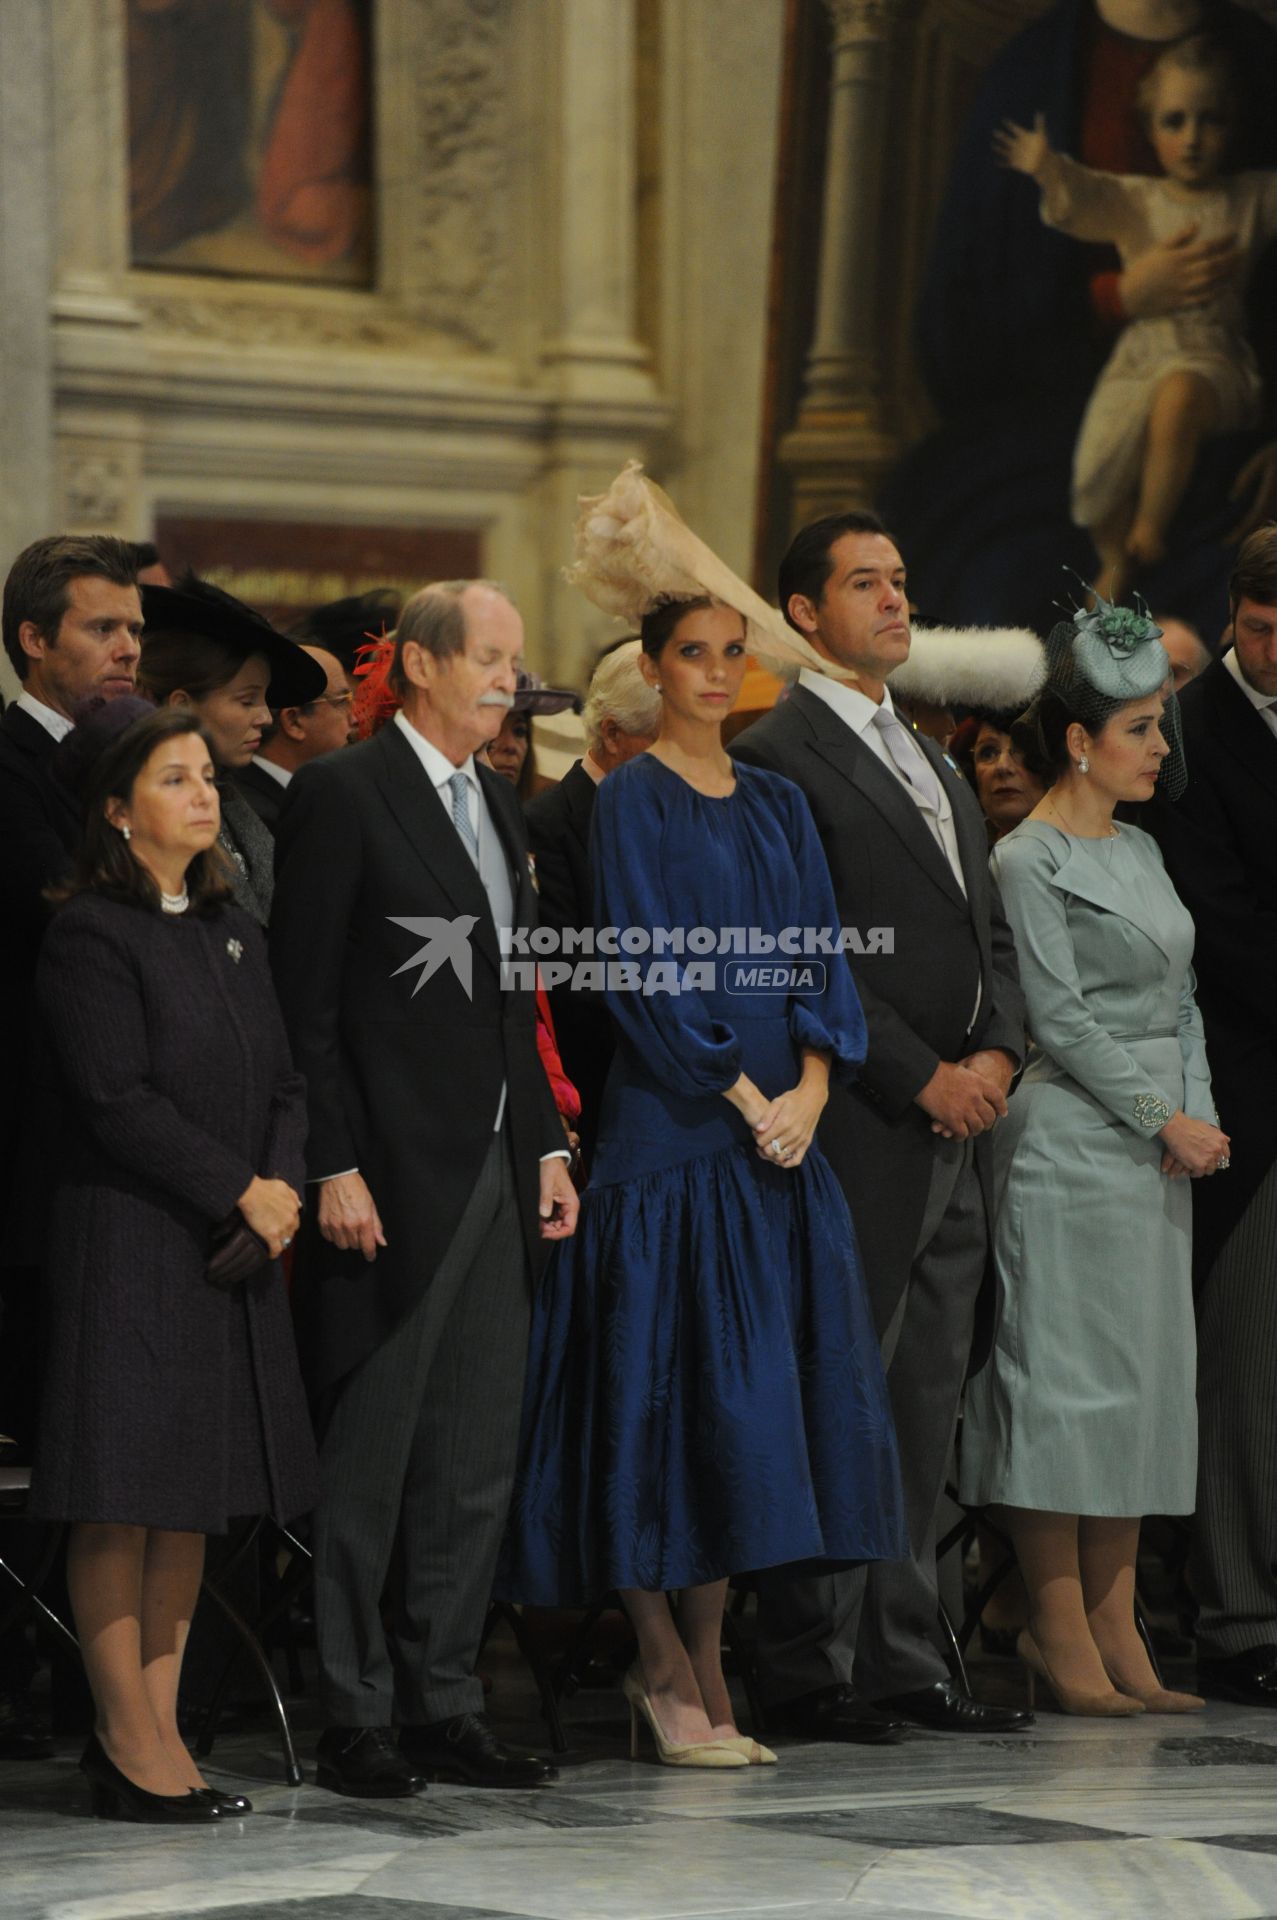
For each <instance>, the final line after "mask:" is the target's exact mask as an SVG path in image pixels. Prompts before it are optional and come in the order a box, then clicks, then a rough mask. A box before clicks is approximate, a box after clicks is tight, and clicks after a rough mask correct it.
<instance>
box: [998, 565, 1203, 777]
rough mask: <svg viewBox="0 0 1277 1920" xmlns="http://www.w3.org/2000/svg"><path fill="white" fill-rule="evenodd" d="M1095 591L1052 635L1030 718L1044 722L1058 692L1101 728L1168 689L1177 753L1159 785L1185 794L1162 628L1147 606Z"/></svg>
mask: <svg viewBox="0 0 1277 1920" xmlns="http://www.w3.org/2000/svg"><path fill="white" fill-rule="evenodd" d="M1092 597H1093V599H1094V602H1095V604H1094V606H1092V607H1090V608H1087V607H1079V608H1078V610H1077V612H1076V613H1075V614H1074V615H1073V616H1072V618H1071V619H1068V620H1059V621H1057V622H1056V624H1055V626H1053V627H1052V629H1051V631H1050V633H1049V634H1048V636H1047V642H1046V680H1045V682H1044V683H1043V686H1042V688H1041V690H1040V692H1039V694H1038V697H1037V699H1036V700H1035V701H1034V702H1033V705H1032V706H1031V707H1030V709H1029V711H1028V713H1027V714H1026V715H1025V716H1024V717H1025V720H1026V721H1027V722H1030V723H1033V722H1036V720H1037V717H1038V706H1039V702H1040V701H1041V699H1042V696H1043V694H1046V693H1055V694H1057V695H1058V696H1059V698H1060V699H1062V700H1063V701H1064V702H1065V704H1066V705H1067V706H1068V707H1069V709H1070V710H1071V712H1072V713H1074V714H1075V715H1076V717H1077V718H1078V719H1079V720H1080V721H1081V723H1082V725H1083V726H1084V727H1087V728H1090V729H1092V730H1095V729H1098V728H1100V727H1102V726H1103V725H1104V723H1105V721H1106V720H1110V719H1112V717H1113V715H1114V714H1115V713H1117V712H1118V710H1119V709H1120V708H1122V707H1125V706H1129V705H1130V703H1131V701H1132V700H1147V699H1148V698H1149V696H1150V695H1152V694H1155V693H1160V692H1161V691H1162V689H1163V688H1164V687H1165V688H1166V689H1167V691H1166V694H1165V705H1164V706H1163V708H1162V717H1161V723H1160V724H1161V729H1162V733H1163V735H1164V736H1165V739H1166V741H1167V744H1168V745H1169V747H1170V752H1169V753H1168V754H1167V756H1166V758H1165V760H1163V762H1162V766H1161V771H1160V772H1159V774H1158V778H1157V791H1158V793H1160V794H1164V795H1165V796H1166V798H1167V799H1168V800H1178V799H1179V796H1180V794H1181V793H1183V791H1184V788H1185V786H1186V785H1187V784H1188V768H1187V766H1186V765H1185V762H1184V742H1183V735H1182V732H1181V729H1180V718H1179V701H1178V700H1177V699H1176V697H1175V695H1174V693H1173V692H1171V691H1170V687H1169V683H1170V679H1171V663H1170V660H1169V658H1168V656H1167V653H1166V649H1165V647H1164V646H1163V645H1162V629H1161V628H1160V627H1159V626H1158V625H1157V622H1156V621H1155V620H1153V619H1152V618H1151V617H1150V615H1149V612H1148V608H1147V607H1145V606H1143V605H1142V604H1141V605H1139V606H1135V607H1119V606H1115V605H1114V604H1113V602H1112V601H1111V600H1106V599H1105V598H1104V596H1103V595H1102V594H1099V593H1094V592H1093V593H1092Z"/></svg>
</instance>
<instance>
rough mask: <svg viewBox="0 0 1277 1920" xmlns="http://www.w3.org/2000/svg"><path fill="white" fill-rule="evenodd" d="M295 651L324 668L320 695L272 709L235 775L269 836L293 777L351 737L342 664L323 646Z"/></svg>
mask: <svg viewBox="0 0 1277 1920" xmlns="http://www.w3.org/2000/svg"><path fill="white" fill-rule="evenodd" d="M299 651H300V652H302V653H307V654H309V655H310V657H311V659H312V660H313V661H314V662H315V665H316V666H317V667H322V668H323V670H324V673H325V674H326V675H327V682H326V684H325V687H324V691H323V692H322V693H319V694H316V695H315V698H314V699H313V700H308V701H307V702H306V704H305V706H302V707H280V708H279V709H278V710H274V709H273V710H272V712H271V723H270V726H269V728H268V729H267V730H266V732H265V733H263V735H262V744H261V746H260V747H258V749H257V752H256V753H255V754H254V755H253V757H252V759H251V760H250V761H249V763H248V765H247V766H246V767H240V768H239V770H238V771H237V772H236V774H235V775H234V780H235V785H236V786H237V787H238V788H239V790H240V792H241V793H242V794H243V796H244V798H245V799H246V800H247V802H248V804H249V806H250V807H251V808H252V809H253V812H254V813H255V814H256V815H257V817H258V819H259V820H260V821H261V823H262V825H263V826H264V827H265V828H267V830H268V831H269V832H271V833H274V831H275V829H276V827H277V826H278V824H279V816H280V813H281V811H282V809H283V805H284V794H285V792H286V791H287V789H288V783H289V781H290V780H291V779H292V777H293V775H294V774H295V773H298V772H300V770H301V769H302V767H305V766H309V764H310V762H311V761H312V760H318V759H319V758H320V756H321V755H323V754H325V753H335V752H336V750H337V748H338V747H345V746H349V745H350V744H351V742H352V741H353V740H354V738H355V730H354V725H353V722H352V718H351V708H352V707H353V705H354V700H355V687H354V682H353V681H352V680H351V678H350V676H349V675H348V674H347V672H346V669H345V668H344V667H343V665H342V663H341V661H340V660H339V659H338V658H337V655H336V654H335V653H330V652H329V650H328V649H327V648H326V647H312V646H305V645H304V646H302V647H301V648H300V649H299Z"/></svg>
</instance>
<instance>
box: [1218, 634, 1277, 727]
mask: <svg viewBox="0 0 1277 1920" xmlns="http://www.w3.org/2000/svg"><path fill="white" fill-rule="evenodd" d="M1224 667H1225V670H1226V672H1228V673H1231V674H1232V676H1233V679H1234V680H1235V681H1236V682H1237V684H1238V686H1239V687H1240V688H1241V690H1242V692H1243V693H1244V694H1245V696H1246V698H1247V699H1248V700H1249V701H1250V704H1251V706H1252V707H1254V709H1255V712H1256V713H1257V714H1258V715H1259V717H1260V719H1261V720H1262V721H1263V723H1264V725H1265V726H1266V727H1267V728H1268V731H1269V732H1270V733H1271V734H1272V735H1273V736H1274V738H1277V700H1274V699H1273V697H1272V695H1271V694H1268V693H1258V692H1256V690H1255V688H1254V687H1252V686H1251V684H1250V681H1249V680H1248V679H1247V678H1246V676H1245V674H1244V673H1243V672H1242V668H1241V661H1240V660H1239V659H1238V658H1237V649H1236V647H1230V648H1229V649H1228V652H1227V653H1226V654H1225V655H1224Z"/></svg>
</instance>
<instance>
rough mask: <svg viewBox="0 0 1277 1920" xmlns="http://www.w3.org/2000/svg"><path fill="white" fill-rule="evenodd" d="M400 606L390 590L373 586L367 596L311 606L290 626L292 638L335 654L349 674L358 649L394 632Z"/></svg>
mask: <svg viewBox="0 0 1277 1920" xmlns="http://www.w3.org/2000/svg"><path fill="white" fill-rule="evenodd" d="M402 605H403V599H402V596H401V595H400V594H398V593H396V592H395V590H394V588H393V587H374V588H373V589H372V591H371V592H369V593H353V594H351V595H349V596H348V598H346V599H345V600H330V601H328V603H327V604H326V605H325V606H322V607H312V608H311V610H310V612H309V613H305V614H303V615H302V617H301V619H300V620H298V621H296V622H295V623H294V625H293V627H292V628H291V632H292V636H293V639H294V640H301V641H303V642H304V643H305V644H306V645H307V646H309V647H323V648H324V649H325V651H326V652H328V653H335V654H336V656H337V658H338V659H339V660H340V661H341V664H342V666H343V667H344V668H345V669H346V672H347V673H353V672H354V670H355V663H356V656H357V654H358V652H359V649H360V648H361V647H366V646H367V645H368V642H369V641H370V640H376V639H378V638H379V637H380V636H381V635H382V634H383V633H392V632H393V631H394V629H395V626H396V625H397V623H398V620H399V610H400V608H401V607H402Z"/></svg>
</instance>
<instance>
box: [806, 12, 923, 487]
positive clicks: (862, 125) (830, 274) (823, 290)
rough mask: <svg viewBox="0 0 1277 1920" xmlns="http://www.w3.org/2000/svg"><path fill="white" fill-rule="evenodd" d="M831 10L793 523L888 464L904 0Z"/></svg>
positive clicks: (866, 483) (872, 480) (872, 478)
mask: <svg viewBox="0 0 1277 1920" xmlns="http://www.w3.org/2000/svg"><path fill="white" fill-rule="evenodd" d="M826 5H827V7H828V9H829V13H830V15H831V18H832V28H833V39H832V49H831V62H832V74H831V86H830V101H829V130H828V141H827V148H826V160H825V189H824V211H823V217H822V223H821V239H820V260H819V265H818V279H817V299H816V321H815V330H814V337H813V340H812V344H811V349H810V352H809V353H808V357H807V366H806V374H805V379H804V387H803V400H802V405H801V407H800V410H799V416H798V422H797V425H796V427H795V428H794V430H793V431H792V432H791V433H790V434H788V435H787V436H786V438H785V439H784V441H783V442H782V444H781V447H780V459H781V462H782V464H783V465H784V466H786V467H787V468H788V469H789V470H790V472H791V474H792V476H793V519H794V523H795V524H796V525H799V524H801V523H802V522H803V521H805V520H808V519H811V518H812V517H813V516H814V515H816V514H819V513H822V512H828V511H831V510H836V509H837V508H838V507H840V506H850V505H854V504H863V503H864V502H865V501H866V500H867V499H868V498H869V497H870V496H871V495H872V493H873V490H874V487H875V485H876V482H877V480H878V478H879V477H880V475H881V474H882V472H883V471H884V469H885V468H886V467H887V466H888V465H889V464H890V462H891V460H892V459H893V457H894V455H895V451H896V447H895V442H894V439H893V437H892V435H891V434H890V432H889V431H888V430H887V429H886V428H885V426H884V423H883V377H882V366H881V359H880V354H879V345H878V326H879V309H878V304H877V302H878V287H879V284H880V274H881V270H882V269H881V263H880V260H879V254H878V238H879V231H880V213H881V206H882V195H883V181H884V175H885V172H886V166H887V149H888V132H889V122H888V116H887V105H888V87H887V78H888V74H887V68H888V41H889V36H890V33H891V29H892V26H893V22H894V18H895V15H896V14H897V13H898V11H899V0H826Z"/></svg>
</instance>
